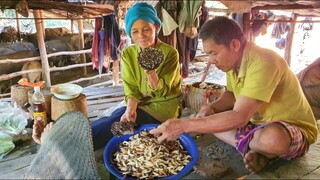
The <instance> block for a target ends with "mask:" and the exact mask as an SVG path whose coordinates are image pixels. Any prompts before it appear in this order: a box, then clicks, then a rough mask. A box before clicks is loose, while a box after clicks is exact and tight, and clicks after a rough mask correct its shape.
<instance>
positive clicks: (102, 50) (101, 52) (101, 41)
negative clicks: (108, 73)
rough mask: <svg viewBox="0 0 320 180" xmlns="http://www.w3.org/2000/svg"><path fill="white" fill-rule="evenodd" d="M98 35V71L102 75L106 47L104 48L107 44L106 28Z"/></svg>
mask: <svg viewBox="0 0 320 180" xmlns="http://www.w3.org/2000/svg"><path fill="white" fill-rule="evenodd" d="M98 34H99V48H98V49H99V51H98V71H99V74H102V68H103V62H104V55H105V46H104V44H105V41H104V36H105V30H104V28H102V29H100V30H99V31H98Z"/></svg>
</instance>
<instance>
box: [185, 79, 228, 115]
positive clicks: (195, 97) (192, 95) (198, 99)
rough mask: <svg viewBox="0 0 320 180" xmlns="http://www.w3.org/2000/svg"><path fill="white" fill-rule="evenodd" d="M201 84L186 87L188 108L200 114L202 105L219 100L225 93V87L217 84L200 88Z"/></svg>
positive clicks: (209, 84) (196, 83)
mask: <svg viewBox="0 0 320 180" xmlns="http://www.w3.org/2000/svg"><path fill="white" fill-rule="evenodd" d="M200 83H201V82H195V83H192V84H191V85H187V86H185V87H184V95H185V101H186V106H187V107H188V108H190V109H192V110H194V111H195V112H198V111H199V110H200V108H201V106H202V105H204V104H206V103H211V102H213V101H215V100H217V99H218V98H219V97H220V96H221V95H222V93H223V92H224V91H225V87H224V86H222V85H219V84H215V83H208V82H206V84H207V87H206V88H200V87H199V85H200Z"/></svg>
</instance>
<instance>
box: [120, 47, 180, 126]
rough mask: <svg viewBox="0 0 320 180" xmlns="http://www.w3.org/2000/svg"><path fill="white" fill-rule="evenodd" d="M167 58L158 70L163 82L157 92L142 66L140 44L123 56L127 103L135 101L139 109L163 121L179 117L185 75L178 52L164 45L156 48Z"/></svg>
mask: <svg viewBox="0 0 320 180" xmlns="http://www.w3.org/2000/svg"><path fill="white" fill-rule="evenodd" d="M155 48H156V49H158V50H160V51H161V52H162V53H163V55H164V60H163V62H162V63H161V64H160V66H159V67H158V68H157V69H156V73H157V74H158V77H159V83H158V86H157V88H156V89H154V90H153V89H152V88H151V87H150V86H149V85H148V78H147V74H146V73H145V72H144V70H143V69H142V68H141V67H140V66H139V64H138V59H137V58H138V54H139V52H140V51H141V50H140V47H139V46H138V45H131V46H129V47H127V48H125V49H124V50H123V52H122V54H121V60H122V64H121V68H122V69H121V72H122V81H123V86H124V92H125V101H126V102H127V100H128V99H129V98H134V99H136V100H137V101H138V103H139V104H138V108H140V109H142V110H144V111H146V112H147V113H149V114H150V115H151V116H153V117H154V118H156V119H157V120H159V121H161V122H163V121H165V120H167V119H169V118H176V117H178V115H179V110H180V107H181V100H180V97H181V76H180V64H179V56H178V51H177V50H176V49H174V48H173V47H171V46H170V45H168V44H165V43H163V42H160V43H158V44H157V45H156V46H155Z"/></svg>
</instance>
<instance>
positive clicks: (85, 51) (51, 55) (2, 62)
mask: <svg viewBox="0 0 320 180" xmlns="http://www.w3.org/2000/svg"><path fill="white" fill-rule="evenodd" d="M81 53H91V49H85V50H80V51H59V52H56V53H51V54H48V55H47V57H48V58H51V57H54V56H60V55H75V54H81ZM38 60H41V59H40V56H37V57H30V58H23V59H3V60H1V61H0V65H1V64H14V63H22V62H31V61H38Z"/></svg>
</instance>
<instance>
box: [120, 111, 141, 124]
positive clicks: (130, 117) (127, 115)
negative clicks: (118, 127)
mask: <svg viewBox="0 0 320 180" xmlns="http://www.w3.org/2000/svg"><path fill="white" fill-rule="evenodd" d="M136 119H137V111H136V110H131V109H127V110H126V111H125V112H124V114H123V115H122V116H121V119H120V121H121V122H129V121H131V122H136Z"/></svg>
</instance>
